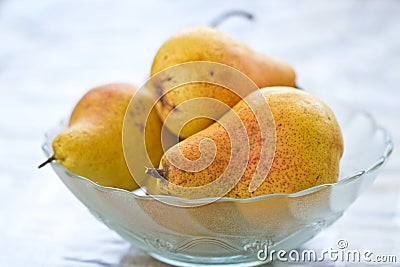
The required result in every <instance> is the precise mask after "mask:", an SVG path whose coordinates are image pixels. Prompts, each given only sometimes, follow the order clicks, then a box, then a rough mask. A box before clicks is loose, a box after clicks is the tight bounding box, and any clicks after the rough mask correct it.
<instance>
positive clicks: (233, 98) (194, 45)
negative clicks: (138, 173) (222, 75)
mask: <svg viewBox="0 0 400 267" xmlns="http://www.w3.org/2000/svg"><path fill="white" fill-rule="evenodd" d="M193 61H210V62H217V63H222V64H225V65H228V66H231V67H233V68H236V69H237V70H239V71H241V72H242V73H244V74H246V75H247V76H248V77H249V78H250V79H251V80H252V81H254V83H255V84H256V85H257V86H258V87H259V88H262V87H268V86H277V85H281V86H292V87H295V86H296V84H295V80H296V74H295V71H294V70H293V68H292V67H291V66H290V65H288V64H287V63H285V62H283V61H280V60H277V59H274V58H272V57H269V56H267V55H265V54H263V53H260V52H257V51H254V50H253V49H251V48H250V47H248V46H247V45H246V44H244V43H243V42H240V41H238V40H236V39H234V38H232V37H230V36H228V35H226V34H224V33H222V32H221V31H218V30H216V29H214V28H210V27H194V28H190V29H187V30H185V31H183V32H180V33H178V34H176V35H175V36H172V37H171V38H170V39H168V40H167V41H166V42H165V43H164V44H163V45H162V46H161V47H160V49H159V50H158V52H157V54H156V56H155V57H154V60H153V63H152V68H151V76H153V75H155V74H156V73H158V72H160V71H162V70H165V69H166V68H168V67H171V66H174V65H177V64H181V63H185V62H193ZM212 74H213V73H212V72H210V75H212ZM154 88H155V89H154V92H153V93H155V94H157V96H162V95H163V94H164V96H163V97H162V98H161V100H160V101H159V102H158V103H157V106H156V108H157V112H158V113H159V115H160V117H161V119H162V120H163V121H165V119H166V117H167V115H168V114H169V113H170V112H171V110H173V109H174V107H176V106H178V105H179V104H181V103H183V102H185V101H186V100H188V99H193V98H196V97H209V98H215V99H218V100H220V101H222V102H224V103H225V104H227V105H228V106H230V107H233V106H234V105H235V104H236V103H238V102H239V101H240V98H239V97H238V96H237V95H236V94H235V93H233V92H231V91H230V90H228V89H226V88H224V87H222V86H219V85H215V84H210V83H192V84H186V85H182V86H179V87H177V88H176V89H175V90H173V91H170V92H168V93H166V92H165V91H164V89H163V84H162V81H161V82H160V84H157V85H156V86H155V87H154ZM250 92H251V91H249V92H248V93H250ZM222 115H223V113H221V114H219V113H218V114H215V115H214V116H213V117H217V118H218V117H221V116H222ZM212 123H213V120H211V119H207V118H198V119H195V120H192V121H190V122H188V123H187V125H185V127H183V128H182V129H180V127H177V126H176V125H172V124H173V122H171V123H168V124H167V125H166V126H167V127H168V129H170V130H171V131H172V132H173V133H175V134H177V135H178V134H179V135H180V136H181V137H183V138H186V137H188V136H190V135H192V134H194V133H196V132H198V131H200V130H203V129H205V128H206V127H207V126H209V125H211V124H212ZM178 130H180V132H179V131H178Z"/></svg>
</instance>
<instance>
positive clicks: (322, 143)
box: [148, 87, 343, 198]
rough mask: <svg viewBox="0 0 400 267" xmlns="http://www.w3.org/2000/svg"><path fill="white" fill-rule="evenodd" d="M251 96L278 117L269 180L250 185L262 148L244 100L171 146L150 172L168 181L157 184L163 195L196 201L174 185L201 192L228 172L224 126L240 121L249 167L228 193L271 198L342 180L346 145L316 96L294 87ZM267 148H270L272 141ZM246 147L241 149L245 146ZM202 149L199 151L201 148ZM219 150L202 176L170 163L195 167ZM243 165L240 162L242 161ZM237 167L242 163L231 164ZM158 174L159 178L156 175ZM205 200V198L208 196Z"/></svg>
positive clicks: (211, 192) (228, 150)
mask: <svg viewBox="0 0 400 267" xmlns="http://www.w3.org/2000/svg"><path fill="white" fill-rule="evenodd" d="M260 92H261V94H262V95H261V96H260V95H256V94H257V93H259V92H253V93H252V94H250V95H248V96H247V97H246V98H245V100H252V101H253V102H252V103H253V104H254V105H263V104H265V101H266V102H267V103H268V105H269V107H270V111H271V113H272V115H273V118H274V123H275V126H274V127H275V130H276V131H275V132H276V139H275V140H276V147H275V153H274V155H270V157H271V158H272V157H273V161H272V165H271V168H270V171H269V173H268V174H267V176H265V177H262V178H263V179H264V180H263V181H262V183H261V185H260V186H259V187H258V188H256V189H255V190H249V185H250V183H251V181H252V179H253V176H254V174H255V170H256V167H257V164H258V163H259V162H260V157H261V156H260V155H261V153H260V151H261V146H262V143H263V142H264V141H265V140H264V141H263V140H261V132H260V127H259V125H258V123H257V119H256V116H255V115H254V113H253V112H252V111H251V109H250V108H249V106H248V105H247V104H246V103H245V102H244V101H243V100H242V101H240V102H239V103H238V104H237V105H236V106H234V107H233V109H232V110H230V111H229V112H228V113H226V114H225V115H224V116H223V117H222V118H221V120H220V122H221V124H220V123H214V124H212V125H211V126H210V127H208V128H206V129H205V130H203V131H200V132H198V133H197V134H194V135H192V136H191V137H189V138H187V139H185V140H183V141H182V142H180V143H179V144H177V145H175V146H173V147H171V148H170V149H169V150H168V151H167V152H166V153H165V154H164V156H163V158H162V159H161V163H160V169H159V170H152V169H149V170H148V173H149V174H151V175H153V176H155V177H159V178H160V176H162V177H163V178H164V179H159V181H158V183H157V185H158V187H159V192H161V193H163V194H168V195H177V196H183V197H188V198H192V197H195V196H194V195H187V194H186V195H185V194H184V193H182V192H180V191H179V189H177V187H176V186H174V185H179V186H181V188H183V189H185V188H190V187H202V186H205V185H207V184H210V183H212V182H213V181H215V180H216V179H217V178H218V177H220V176H221V175H222V173H224V171H225V170H226V169H227V168H228V165H229V163H230V160H231V157H232V155H234V154H235V153H238V151H231V150H232V147H231V142H232V140H230V137H229V135H228V133H227V131H226V130H225V128H224V127H223V126H222V125H224V126H227V128H228V129H229V124H230V123H231V121H233V119H234V116H238V117H239V118H240V120H241V121H242V122H243V125H244V127H245V129H246V132H247V135H248V144H249V148H250V152H249V156H248V161H247V165H245V170H244V172H243V175H242V176H241V177H240V179H239V180H238V182H237V184H236V185H234V187H233V188H232V189H231V190H230V191H229V192H228V193H226V194H225V196H226V197H232V198H250V197H255V196H260V195H265V194H273V193H294V192H298V191H300V190H303V189H306V188H309V187H313V186H316V185H320V184H326V183H334V182H336V181H337V179H338V172H339V163H340V159H341V156H342V153H343V140H342V134H341V130H340V127H339V124H338V122H337V121H336V118H335V115H334V114H333V112H332V110H331V109H330V108H329V107H328V106H327V105H326V104H325V103H323V102H322V101H321V100H320V99H318V98H317V97H315V96H313V95H311V94H310V93H307V92H304V91H301V90H297V89H294V88H290V87H270V88H264V89H261V91H260ZM207 139H211V140H212V141H213V142H214V147H213V146H205V145H204V143H203V144H201V142H204V141H205V140H207ZM269 141H270V140H266V144H267V146H268V142H269ZM244 145H245V144H244V142H243V146H244ZM199 148H200V149H199ZM212 151H216V153H215V158H214V159H213V161H212V162H211V163H210V164H209V165H208V166H207V167H206V168H204V169H202V170H200V171H188V170H187V169H190V168H189V167H188V166H185V165H184V163H182V162H178V163H179V164H180V166H179V167H177V166H176V165H179V164H176V163H174V164H171V162H170V160H169V159H176V158H179V157H180V154H182V155H183V156H184V158H186V159H188V160H190V161H191V162H194V161H196V160H198V159H199V158H201V156H202V155H208V154H212ZM239 160H240V159H239ZM232 163H233V164H232V165H233V166H236V165H238V164H240V162H239V161H238V162H232ZM156 172H157V173H158V174H159V175H157V173H156ZM218 190H219V189H218V188H210V189H209V192H206V194H208V196H210V197H213V196H218V194H219V192H218ZM206 196H207V195H206Z"/></svg>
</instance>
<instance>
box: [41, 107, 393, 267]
mask: <svg viewBox="0 0 400 267" xmlns="http://www.w3.org/2000/svg"><path fill="white" fill-rule="evenodd" d="M331 107H332V109H333V110H334V112H335V114H336V116H337V119H338V121H339V123H340V125H341V128H342V133H343V138H344V142H345V152H344V155H343V158H342V161H341V167H340V179H339V181H338V182H337V183H335V184H326V185H320V186H316V187H313V188H309V189H306V190H303V191H301V192H297V193H294V194H271V195H265V196H260V197H255V198H251V199H231V198H221V199H218V200H217V201H215V202H212V203H210V204H207V205H204V206H198V207H187V208H182V207H177V206H171V205H167V204H165V203H163V202H160V201H158V200H155V199H153V198H152V197H151V196H146V195H145V194H144V193H143V191H142V190H140V189H138V190H136V191H134V192H128V191H125V190H121V189H116V188H109V187H103V186H100V185H97V184H95V183H93V182H91V181H90V180H88V179H87V178H84V177H81V176H77V175H75V174H73V173H70V172H69V171H67V170H66V169H65V168H63V167H62V166H61V165H59V164H57V163H56V162H52V163H51V166H52V168H53V169H54V171H55V172H56V173H57V175H58V176H59V177H60V179H61V180H62V181H63V183H64V184H65V185H66V186H67V187H68V188H69V190H71V192H72V193H73V194H74V195H75V196H76V197H77V198H78V199H79V200H80V201H81V202H82V203H83V204H84V205H85V206H86V207H87V208H88V209H89V210H90V212H91V213H92V214H93V215H94V216H95V217H96V218H97V219H98V220H99V221H101V222H102V223H104V224H105V225H107V226H108V227H109V228H110V229H112V230H114V231H115V232H117V233H118V234H119V235H120V236H121V237H123V238H124V239H126V240H127V241H129V242H130V243H131V244H132V245H134V246H136V247H138V248H140V249H142V250H144V251H146V252H147V253H149V254H150V255H151V256H153V257H154V258H157V259H159V260H161V261H164V262H167V263H170V264H174V265H179V266H194V265H199V266H200V265H203V266H204V265H225V266H235V265H237V266H250V265H251V266H253V265H258V264H263V263H265V261H259V260H258V258H257V252H258V251H259V250H260V249H264V248H265V246H267V247H268V249H269V250H272V249H274V250H276V251H277V250H280V249H285V250H290V249H293V248H296V247H298V246H300V245H301V244H303V243H304V242H306V241H307V240H309V239H311V238H312V237H314V236H315V235H316V234H318V232H320V231H321V230H322V229H324V228H326V227H328V226H329V225H331V224H332V223H333V222H335V221H336V220H337V219H338V218H340V217H341V216H342V214H343V212H344V211H345V210H346V209H347V208H348V207H349V206H350V204H351V203H353V202H354V200H355V199H356V198H357V197H358V196H359V195H360V194H361V193H362V192H363V191H364V190H365V189H366V188H367V187H368V186H369V185H370V184H371V183H372V182H373V181H374V179H375V178H376V176H377V175H378V173H379V172H380V170H381V169H382V167H383V165H384V164H385V163H386V161H387V159H388V157H389V155H390V154H391V152H392V150H393V144H392V141H391V138H390V136H389V135H388V133H387V132H386V130H385V129H383V128H381V127H379V126H378V125H377V124H376V123H375V121H374V120H373V118H372V117H371V116H370V115H368V114H367V113H366V112H363V111H359V110H355V109H353V108H352V107H351V106H348V105H344V104H338V103H332V104H331ZM64 127H65V123H61V124H60V125H59V127H57V128H56V129H53V130H51V131H49V132H48V133H47V134H46V139H45V143H44V145H43V150H44V152H45V154H46V155H47V156H50V155H51V154H52V151H51V142H52V140H53V138H54V136H55V135H56V134H57V133H58V132H60V131H61V130H62V129H63V128H64ZM160 198H169V199H171V198H172V199H173V200H174V202H176V203H182V204H185V205H184V206H187V205H186V204H187V203H188V202H197V203H201V202H203V201H206V200H204V199H199V200H185V199H180V198H174V197H171V196H160Z"/></svg>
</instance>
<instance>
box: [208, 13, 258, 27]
mask: <svg viewBox="0 0 400 267" xmlns="http://www.w3.org/2000/svg"><path fill="white" fill-rule="evenodd" d="M234 16H241V17H245V18H246V19H248V20H253V19H254V15H253V14H251V13H250V12H247V11H244V10H240V9H237V10H230V11H228V12H225V13H223V14H221V15H219V16H217V17H216V18H215V19H213V20H212V21H211V23H210V26H211V27H213V28H216V27H218V26H219V25H220V24H221V23H222V22H223V21H225V20H226V19H228V18H229V17H234Z"/></svg>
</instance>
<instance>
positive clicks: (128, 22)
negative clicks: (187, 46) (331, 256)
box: [0, 0, 400, 266]
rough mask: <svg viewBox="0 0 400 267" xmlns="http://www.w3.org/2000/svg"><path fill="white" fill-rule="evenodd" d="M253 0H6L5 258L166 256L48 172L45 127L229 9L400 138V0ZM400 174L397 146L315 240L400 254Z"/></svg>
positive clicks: (115, 260)
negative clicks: (124, 233) (245, 14)
mask: <svg viewBox="0 0 400 267" xmlns="http://www.w3.org/2000/svg"><path fill="white" fill-rule="evenodd" d="M143 2H144V1H143ZM248 2H249V3H246V1H218V2H217V3H216V2H215V3H214V2H211V1H210V2H206V1H155V0H153V1H146V2H144V3H142V2H139V1H137V2H135V1H129V0H124V1H105V0H100V1H99V0H96V1H95V0H87V1H76V0H75V1H66V0H64V1H63V0H55V1H50V0H39V1H27V0H13V1H11V0H3V1H0V94H1V95H0V266H164V264H162V263H159V262H157V261H155V260H152V259H151V258H150V257H149V256H146V255H144V254H142V253H140V252H138V251H137V250H136V249H135V248H130V247H129V245H128V244H127V243H126V242H125V241H123V240H122V239H121V238H119V237H118V236H117V235H116V234H114V233H113V232H111V231H110V230H108V229H107V228H106V227H105V226H103V225H102V224H100V223H98V222H97V221H96V220H95V219H94V218H92V216H91V215H90V214H89V213H88V211H87V210H86V209H85V208H84V207H83V206H82V205H81V204H80V203H79V202H78V201H77V200H76V199H75V198H74V197H73V196H72V195H71V193H69V192H68V190H67V189H66V188H65V187H64V186H63V185H62V184H61V182H60V181H59V180H58V179H57V177H56V175H55V174H54V173H53V172H52V171H51V169H50V168H44V169H41V170H40V171H39V170H37V169H36V166H37V164H38V163H40V162H41V161H43V159H44V156H43V153H42V152H41V149H40V146H41V143H42V140H43V133H44V132H45V131H46V130H47V129H48V128H51V127H52V126H53V125H55V124H56V123H57V122H58V121H59V119H60V118H62V117H65V116H66V115H67V114H69V112H70V111H71V109H72V107H73V105H74V104H75V103H76V101H77V100H78V99H79V98H80V97H81V95H82V94H83V93H84V92H86V91H87V90H88V89H89V88H91V87H93V86H96V85H99V84H103V83H108V82H115V81H127V82H131V83H134V84H136V85H140V84H141V83H143V81H144V80H145V79H146V77H147V75H148V73H149V69H150V65H151V61H152V58H153V56H154V54H155V52H156V50H157V49H158V47H159V46H160V45H161V44H162V42H163V41H165V39H166V38H168V36H170V35H171V34H173V33H175V32H176V31H178V30H180V29H183V28H185V27H188V26H191V25H195V24H206V23H208V22H210V21H211V20H212V19H213V18H214V17H215V16H216V15H218V14H220V13H222V12H223V11H226V10H228V9H232V8H242V9H245V10H247V11H250V12H252V13H254V14H255V16H256V21H255V22H248V21H245V20H243V19H241V18H232V19H230V20H229V21H226V22H224V24H222V25H221V27H220V29H221V30H223V31H225V32H227V33H229V34H231V35H233V36H235V37H236V38H239V39H242V40H244V41H246V42H247V43H248V44H249V45H250V46H252V47H254V48H255V49H258V50H260V51H263V52H265V53H268V54H270V55H272V56H275V57H279V58H282V59H284V60H286V61H288V62H289V63H291V64H292V65H293V66H294V67H295V69H296V71H297V73H298V77H299V79H298V83H299V85H300V86H301V87H303V88H305V89H306V90H309V91H312V92H314V93H316V94H318V95H320V96H321V97H322V98H324V99H330V98H340V99H343V100H345V101H348V102H350V103H352V104H353V105H355V106H358V107H361V108H363V109H365V110H368V111H369V112H370V113H372V114H373V116H374V117H375V118H376V119H377V120H378V121H379V122H380V124H382V125H383V126H385V127H387V128H388V129H389V131H390V132H391V134H392V136H393V137H394V142H395V144H400V126H399V125H400V100H399V99H400V88H399V84H400V30H399V29H400V16H399V14H400V2H399V1H394V0H392V1H389V0H381V1H371V0H366V1H362V0H358V1H355V0H351V1H329V2H328V1H318V0H314V1H311V0H306V1H295V0H291V1H288V0H284V1H248ZM360 130H361V129H360ZM366 145H368V144H366ZM399 176H400V153H399V152H398V149H395V151H394V153H393V155H392V157H391V159H390V161H389V163H388V165H387V166H386V168H385V170H384V171H383V172H382V174H381V175H380V176H379V177H378V179H377V180H376V182H375V183H374V184H373V186H372V187H371V188H370V189H368V191H367V192H366V193H365V194H364V195H363V196H362V197H361V198H360V199H358V200H357V201H356V203H354V205H353V206H352V207H351V208H350V209H349V210H348V212H346V214H345V215H344V217H343V218H342V219H340V220H339V221H338V222H337V223H336V224H335V225H333V226H332V227H330V228H329V229H328V230H326V231H324V232H323V233H321V234H320V235H319V236H318V237H317V238H315V239H313V240H312V241H310V242H308V243H307V244H306V245H305V246H304V248H315V249H318V250H322V249H326V248H330V247H335V246H336V242H337V240H338V239H346V240H347V241H348V242H349V244H350V247H351V248H353V249H369V250H371V251H374V252H375V253H376V254H392V255H393V254H395V255H397V256H398V262H400V239H399V237H400V179H399V178H400V177H399ZM74 259H80V260H81V261H76V260H74ZM82 260H83V261H82ZM281 264H282V265H283V263H279V264H278V263H277V265H281ZM306 265H307V264H306ZM338 265H339V264H338Z"/></svg>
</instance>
